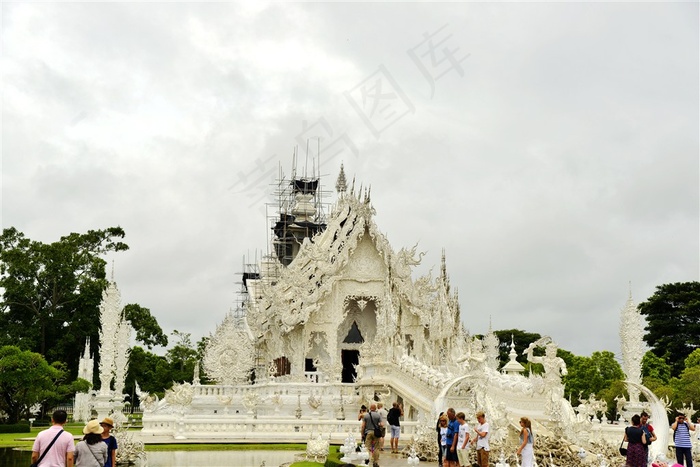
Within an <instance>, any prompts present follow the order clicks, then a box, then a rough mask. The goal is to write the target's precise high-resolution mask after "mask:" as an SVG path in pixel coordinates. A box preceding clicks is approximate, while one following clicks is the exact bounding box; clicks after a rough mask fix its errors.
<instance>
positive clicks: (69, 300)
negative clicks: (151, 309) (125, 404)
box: [0, 227, 128, 374]
mask: <svg viewBox="0 0 700 467" xmlns="http://www.w3.org/2000/svg"><path fill="white" fill-rule="evenodd" d="M124 235H125V234H124V231H123V230H122V229H121V228H120V227H111V228H108V229H104V230H90V231H88V232H87V233H84V234H78V233H71V234H70V235H67V236H65V237H61V239H60V240H59V241H57V242H54V243H48V244H45V243H41V242H38V241H33V240H30V239H28V238H26V237H25V236H24V234H23V233H21V232H19V231H18V230H17V229H15V228H14V227H11V228H8V229H4V230H3V233H2V236H0V290H2V293H3V296H2V302H0V345H1V344H13V345H17V346H19V347H20V348H22V349H25V350H31V351H35V352H39V353H40V354H42V355H44V356H45V357H46V359H47V360H49V361H56V360H57V361H62V362H65V363H67V364H68V365H69V368H70V369H71V371H72V372H73V373H74V374H75V372H76V371H77V364H78V359H79V357H80V354H81V350H82V346H83V345H84V342H85V338H86V337H88V336H97V331H98V326H99V320H98V319H97V316H99V314H98V306H99V303H100V300H101V295H102V291H103V290H104V289H105V287H106V285H107V282H106V280H105V264H106V263H105V260H104V259H102V258H101V257H100V255H102V254H104V253H106V252H109V251H124V250H127V249H128V246H127V245H126V244H125V243H122V242H121V241H120V239H122V238H123V237H124ZM93 345H94V349H93V350H96V348H97V347H96V346H97V339H93Z"/></svg>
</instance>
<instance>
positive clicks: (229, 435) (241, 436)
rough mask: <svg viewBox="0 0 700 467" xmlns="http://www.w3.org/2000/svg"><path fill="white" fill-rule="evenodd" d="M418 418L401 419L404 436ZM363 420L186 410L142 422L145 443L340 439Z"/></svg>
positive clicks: (413, 430) (357, 430) (413, 428)
mask: <svg viewBox="0 0 700 467" xmlns="http://www.w3.org/2000/svg"><path fill="white" fill-rule="evenodd" d="M417 425H418V422H403V421H402V422H401V433H402V436H404V437H408V438H410V436H411V435H413V434H414V433H416V432H417ZM360 427H361V422H359V421H357V420H317V419H312V418H301V419H296V418H274V417H270V418H264V419H263V418H258V419H252V418H245V417H241V416H240V415H239V416H229V417H227V416H219V417H216V418H212V417H207V416H205V415H197V414H184V415H181V416H176V417H174V418H173V417H172V416H157V415H154V416H151V417H149V419H148V420H145V421H144V423H143V430H142V431H141V439H142V440H143V441H145V442H146V443H149V442H155V441H167V440H168V439H177V440H185V439H188V440H217V441H224V440H231V441H234V440H235V441H236V442H245V441H251V442H253V441H254V442H270V443H278V442H281V441H283V442H306V441H308V440H309V439H310V438H312V437H316V436H318V435H319V434H320V435H322V436H323V437H329V438H330V439H331V440H332V441H334V442H341V441H342V440H344V439H345V438H346V437H347V435H348V433H353V434H355V435H357V436H359V433H360Z"/></svg>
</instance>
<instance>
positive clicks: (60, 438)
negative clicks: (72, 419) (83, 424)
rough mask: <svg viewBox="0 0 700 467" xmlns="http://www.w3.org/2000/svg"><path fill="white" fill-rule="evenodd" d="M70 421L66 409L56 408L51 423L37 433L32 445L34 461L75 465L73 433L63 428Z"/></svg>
mask: <svg viewBox="0 0 700 467" xmlns="http://www.w3.org/2000/svg"><path fill="white" fill-rule="evenodd" d="M66 421H68V414H67V413H66V411H65V410H56V411H55V412H54V413H53V415H52V416H51V422H52V423H53V425H51V427H50V428H48V429H47V430H44V431H42V432H41V433H39V434H38V435H36V439H35V440H34V445H33V446H32V463H33V464H34V463H36V464H37V465H38V466H42V465H43V466H52V467H53V466H59V467H64V466H65V467H73V452H74V451H75V446H74V445H73V435H71V434H70V433H68V432H67V431H65V430H64V429H63V425H65V424H66Z"/></svg>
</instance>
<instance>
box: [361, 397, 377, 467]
mask: <svg viewBox="0 0 700 467" xmlns="http://www.w3.org/2000/svg"><path fill="white" fill-rule="evenodd" d="M381 423H382V419H381V417H380V416H379V412H377V404H371V405H370V406H369V412H367V413H366V414H365V416H364V417H363V418H362V435H363V438H364V440H365V446H367V449H369V450H370V452H371V453H372V467H379V438H380V437H379V436H376V435H375V434H374V430H376V429H379V428H380V426H381Z"/></svg>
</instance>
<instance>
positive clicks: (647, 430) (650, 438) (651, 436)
mask: <svg viewBox="0 0 700 467" xmlns="http://www.w3.org/2000/svg"><path fill="white" fill-rule="evenodd" d="M639 418H640V421H641V425H640V426H641V428H642V430H644V434H645V435H646V437H647V444H645V445H644V450H645V451H646V453H647V462H649V445H650V444H651V443H653V442H654V441H656V434H655V433H654V427H653V426H651V425H650V424H649V414H648V413H646V412H642V413H641V414H640V415H639Z"/></svg>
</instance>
